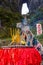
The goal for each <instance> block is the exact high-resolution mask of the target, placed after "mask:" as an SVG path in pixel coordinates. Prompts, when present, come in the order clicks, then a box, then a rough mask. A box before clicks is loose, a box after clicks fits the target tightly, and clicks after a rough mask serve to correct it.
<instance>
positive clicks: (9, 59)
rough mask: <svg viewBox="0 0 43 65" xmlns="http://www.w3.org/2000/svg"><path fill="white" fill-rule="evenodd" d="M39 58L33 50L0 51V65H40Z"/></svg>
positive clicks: (13, 49) (9, 49) (37, 53)
mask: <svg viewBox="0 0 43 65" xmlns="http://www.w3.org/2000/svg"><path fill="white" fill-rule="evenodd" d="M40 63H41V56H40V54H39V52H38V51H37V50H36V49H35V48H3V49H0V65H40Z"/></svg>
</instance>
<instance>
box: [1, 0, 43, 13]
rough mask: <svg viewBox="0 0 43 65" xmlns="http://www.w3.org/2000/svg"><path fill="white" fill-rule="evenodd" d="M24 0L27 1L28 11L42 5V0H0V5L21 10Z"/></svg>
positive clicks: (13, 9) (33, 10)
mask: <svg viewBox="0 0 43 65" xmlns="http://www.w3.org/2000/svg"><path fill="white" fill-rule="evenodd" d="M24 2H27V5H28V7H29V9H30V12H35V10H36V9H37V8H40V7H43V0H0V6H3V7H5V8H9V9H10V8H11V10H12V11H19V12H21V7H22V4H23V3H24Z"/></svg>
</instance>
